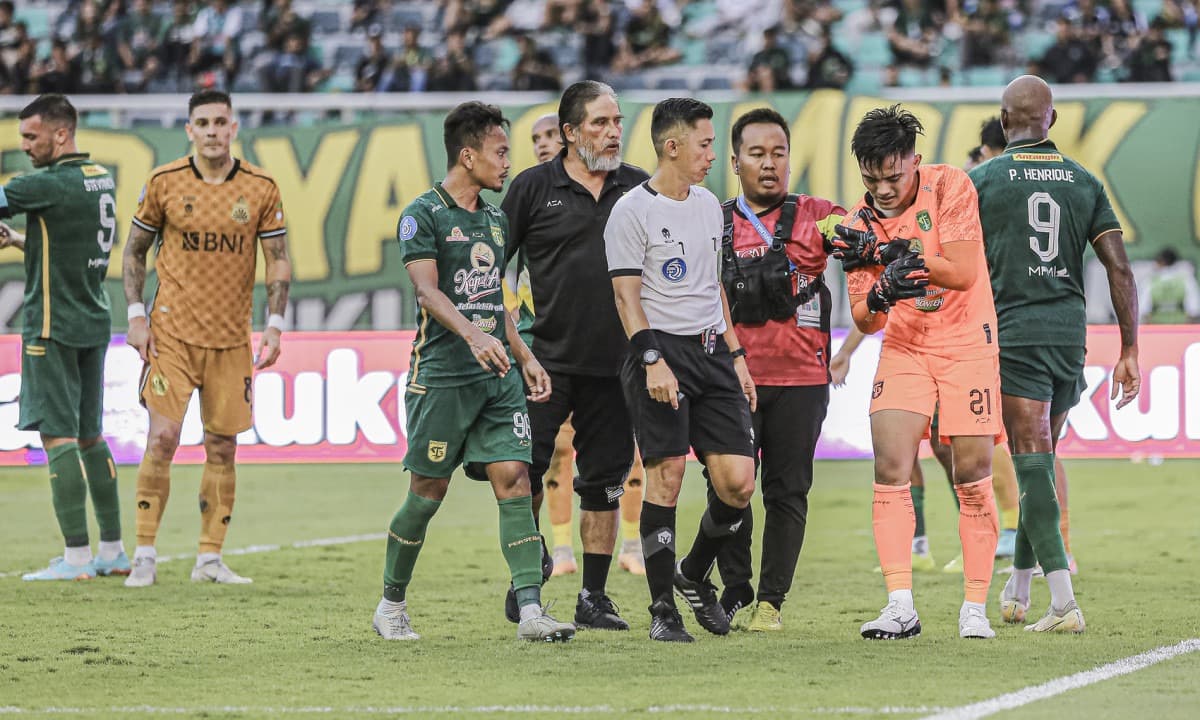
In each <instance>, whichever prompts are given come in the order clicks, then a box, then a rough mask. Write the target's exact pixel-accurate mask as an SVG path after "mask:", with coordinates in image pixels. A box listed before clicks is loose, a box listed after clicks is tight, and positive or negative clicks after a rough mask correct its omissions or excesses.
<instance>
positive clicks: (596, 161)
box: [575, 145, 621, 172]
mask: <svg viewBox="0 0 1200 720" xmlns="http://www.w3.org/2000/svg"><path fill="white" fill-rule="evenodd" d="M575 152H576V153H577V154H578V155H579V159H580V160H582V161H583V165H584V167H586V168H587V169H588V172H612V171H614V170H617V169H619V168H620V167H621V148H620V146H618V147H617V152H616V153H615V154H613V155H600V154H597V153H594V152H592V150H591V148H589V147H586V146H584V145H576V146H575Z"/></svg>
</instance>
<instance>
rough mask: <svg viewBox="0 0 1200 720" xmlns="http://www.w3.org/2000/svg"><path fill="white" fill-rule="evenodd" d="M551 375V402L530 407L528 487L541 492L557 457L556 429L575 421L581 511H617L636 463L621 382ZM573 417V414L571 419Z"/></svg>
mask: <svg viewBox="0 0 1200 720" xmlns="http://www.w3.org/2000/svg"><path fill="white" fill-rule="evenodd" d="M547 372H549V373H550V387H551V395H550V399H549V400H547V401H546V402H544V403H534V402H531V403H529V424H530V425H531V426H532V428H533V462H532V463H531V464H530V466H529V485H530V490H531V491H532V493H533V494H534V495H536V494H538V493H539V492H541V491H542V477H543V476H544V475H545V474H546V470H548V469H549V468H550V458H551V457H552V456H553V455H554V438H555V437H557V436H558V429H559V428H560V427H561V426H562V424H563V422H565V421H566V419H567V417H571V418H572V420H571V423H572V424H573V425H574V426H575V453H576V457H575V463H576V464H577V465H578V466H579V477H577V478H576V479H575V492H576V493H578V494H579V509H580V510H595V511H603V510H614V509H616V507H617V505H618V503H619V501H620V498H621V494H622V493H624V492H625V476H626V475H628V474H629V468H630V466H631V465H632V464H633V431H632V429H631V428H630V424H629V413H628V411H627V410H626V409H625V397H624V395H622V393H621V381H620V379H619V378H615V377H596V376H593V375H569V374H566V373H560V372H554V371H547ZM572 413H574V414H573V415H572Z"/></svg>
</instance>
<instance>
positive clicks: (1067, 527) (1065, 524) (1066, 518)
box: [1058, 507, 1071, 555]
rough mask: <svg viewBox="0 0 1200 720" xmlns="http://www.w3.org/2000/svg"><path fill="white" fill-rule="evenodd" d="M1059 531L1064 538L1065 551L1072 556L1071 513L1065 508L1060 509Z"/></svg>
mask: <svg viewBox="0 0 1200 720" xmlns="http://www.w3.org/2000/svg"><path fill="white" fill-rule="evenodd" d="M1058 529H1059V531H1061V532H1062V536H1063V549H1065V550H1066V551H1067V554H1068V555H1070V554H1071V512H1070V511H1069V510H1067V509H1066V508H1065V507H1059V509H1058Z"/></svg>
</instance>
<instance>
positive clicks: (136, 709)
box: [0, 705, 938, 716]
mask: <svg viewBox="0 0 1200 720" xmlns="http://www.w3.org/2000/svg"><path fill="white" fill-rule="evenodd" d="M937 709H938V708H931V707H883V708H868V707H840V708H815V709H813V708H799V707H796V708H789V707H729V706H724V705H652V706H650V707H648V708H626V707H613V706H611V705H476V706H465V707H464V706H458V705H440V706H430V705H425V706H416V705H413V706H401V707H374V706H364V707H336V708H335V707H321V706H308V707H271V706H244V705H225V706H199V707H158V706H153V705H130V706H123V707H117V706H114V707H104V708H101V707H46V708H21V707H15V706H0V715H82V714H88V713H111V714H119V715H133V714H140V715H192V714H196V713H211V714H220V713H250V714H255V715H335V716H343V715H420V716H426V715H497V714H527V713H553V714H555V715H560V714H561V715H626V714H628V713H630V712H637V711H642V712H650V713H685V712H705V713H718V714H727V715H737V716H742V715H768V716H775V715H779V714H782V713H788V714H794V713H806V714H809V713H815V714H825V715H832V714H838V715H846V714H853V715H914V714H917V713H922V712H929V711H930V710H937Z"/></svg>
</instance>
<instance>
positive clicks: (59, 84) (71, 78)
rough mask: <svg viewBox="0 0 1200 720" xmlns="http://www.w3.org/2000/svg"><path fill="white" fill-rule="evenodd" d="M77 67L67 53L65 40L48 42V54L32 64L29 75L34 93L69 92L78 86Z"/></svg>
mask: <svg viewBox="0 0 1200 720" xmlns="http://www.w3.org/2000/svg"><path fill="white" fill-rule="evenodd" d="M76 71H77V68H76V67H75V66H73V65H72V64H71V58H70V56H68V55H67V42H66V41H65V40H57V39H56V40H54V41H53V42H51V43H50V56H49V57H47V58H46V59H45V60H43V61H42V62H40V63H37V64H36V65H35V66H34V70H33V72H32V73H31V75H30V77H31V79H32V80H33V84H34V86H35V89H34V92H36V93H63V94H70V93H73V92H75V91H76V90H77V89H78V87H79V78H78V75H77V74H76Z"/></svg>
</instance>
